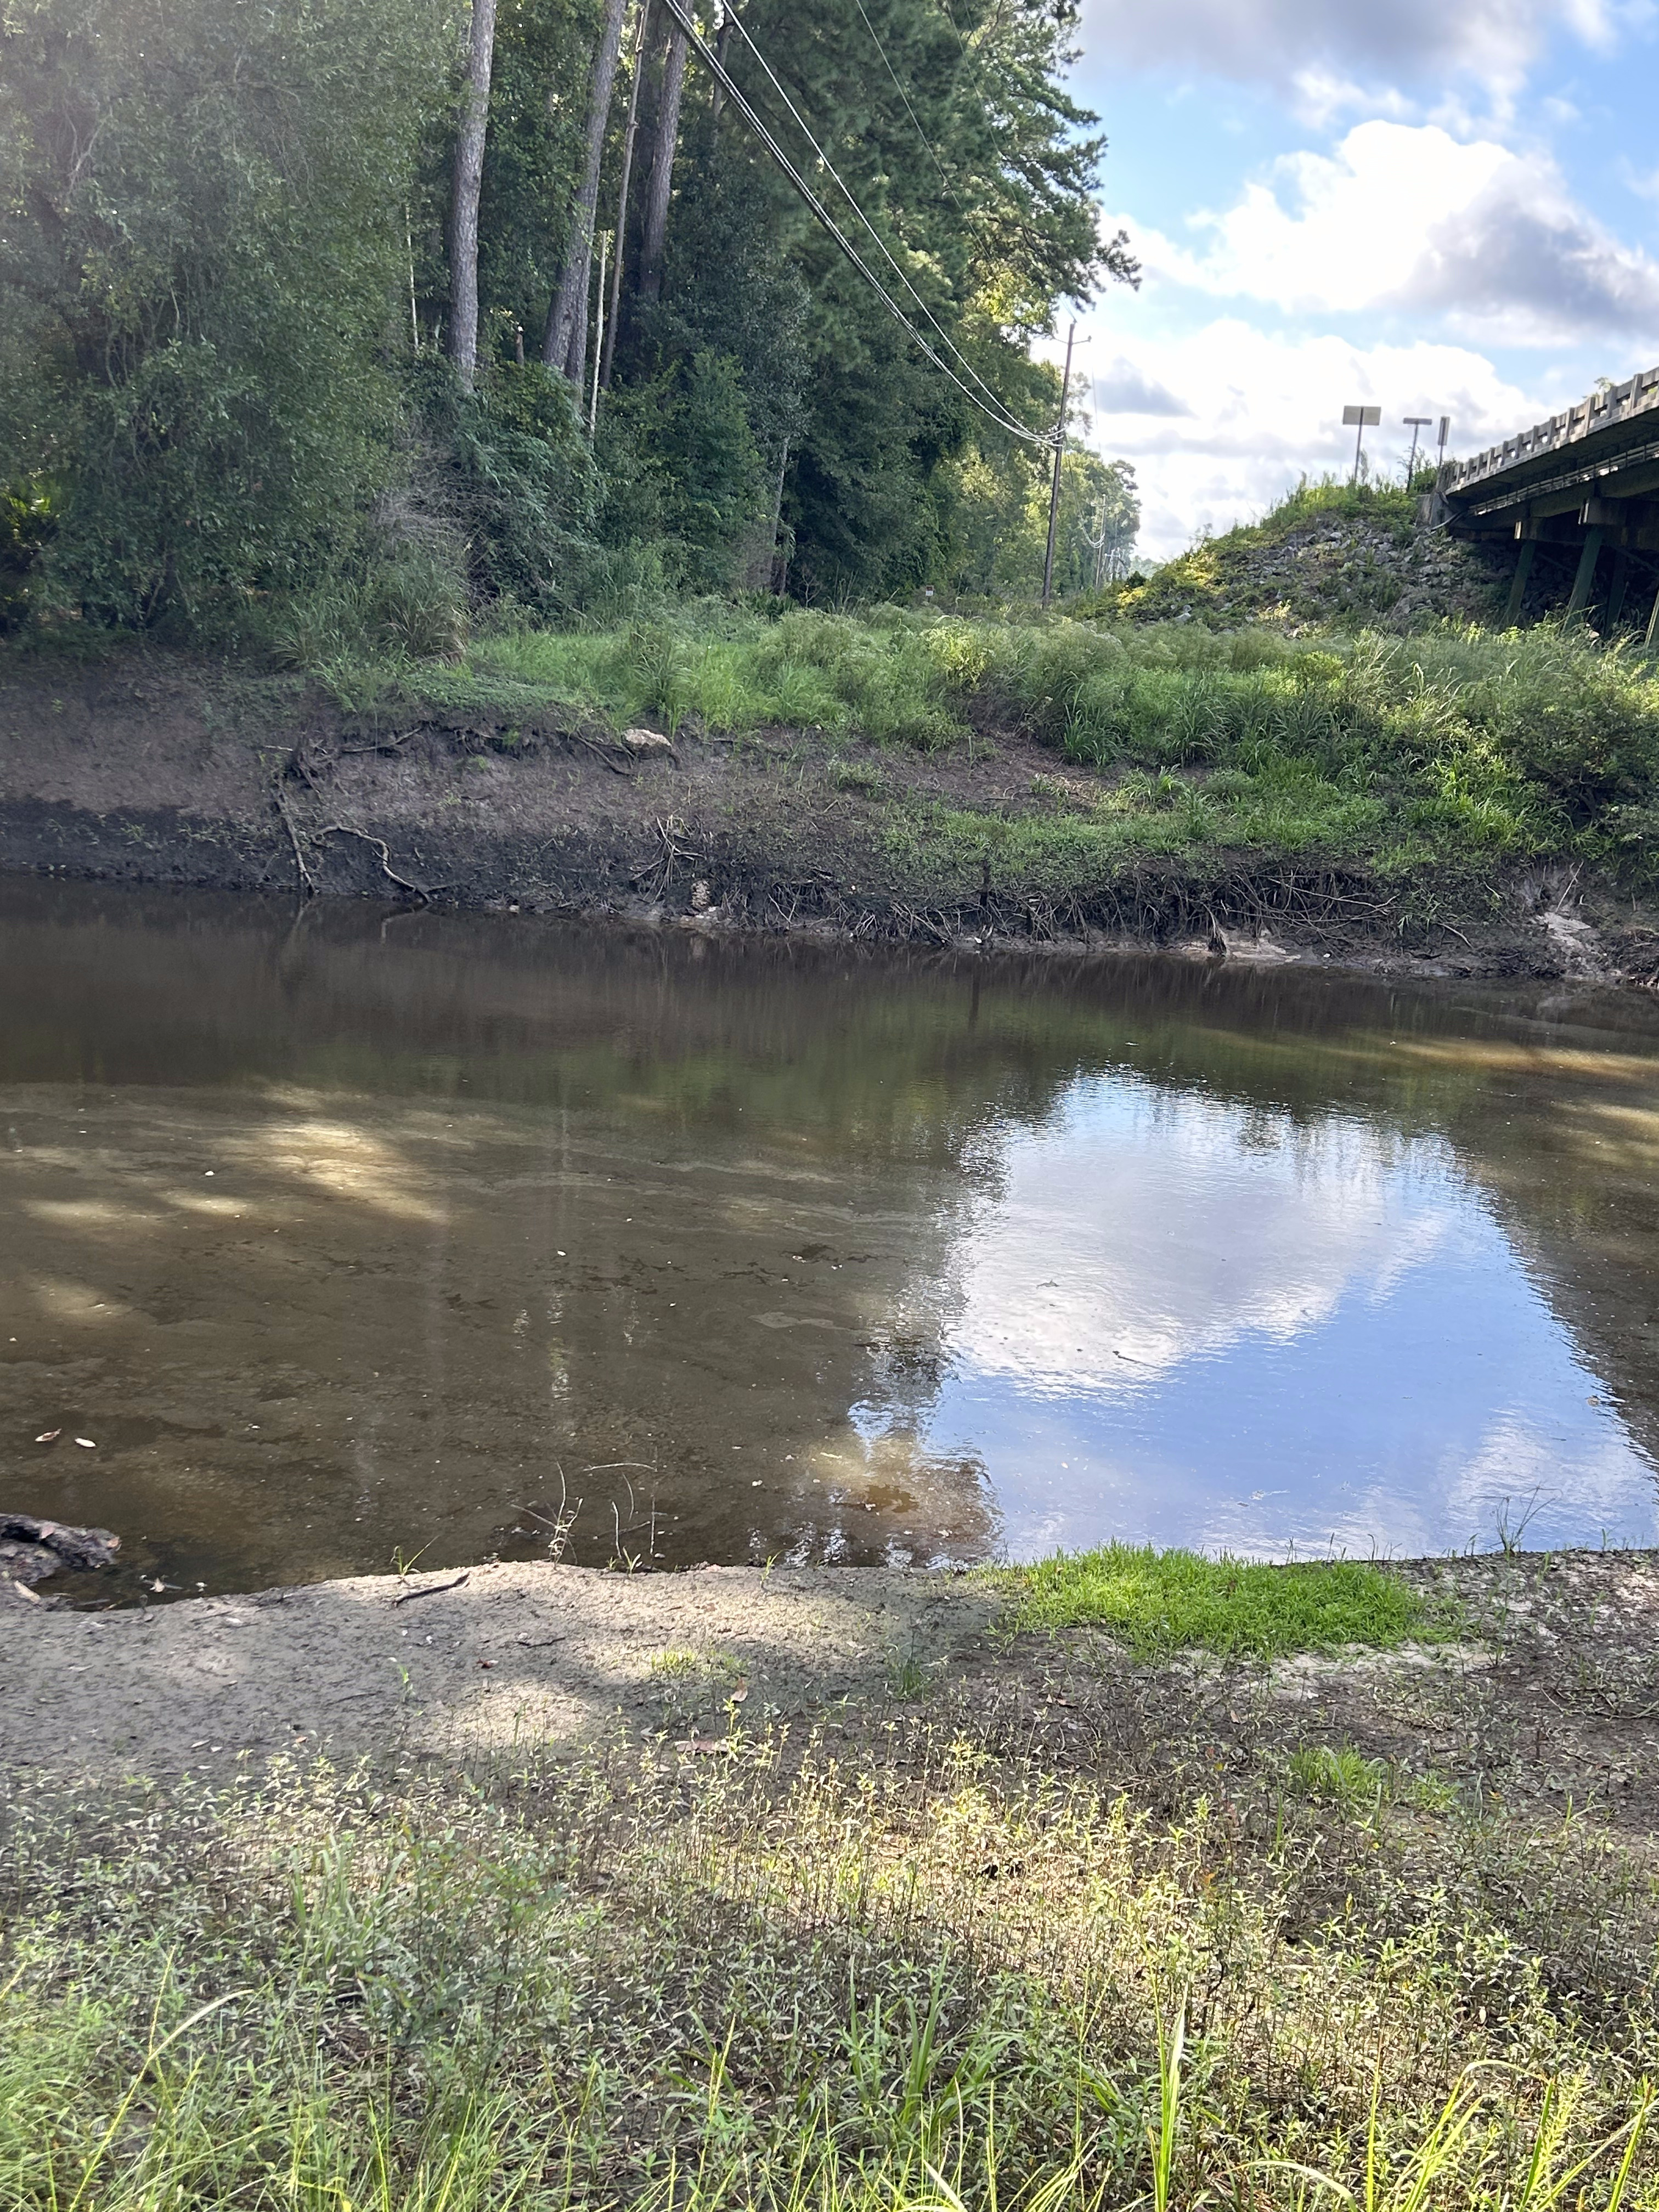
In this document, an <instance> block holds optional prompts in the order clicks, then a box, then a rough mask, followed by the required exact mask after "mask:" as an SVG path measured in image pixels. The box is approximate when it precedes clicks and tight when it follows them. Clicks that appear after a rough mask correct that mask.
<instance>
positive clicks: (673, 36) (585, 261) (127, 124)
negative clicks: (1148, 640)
mask: <svg viewBox="0 0 1659 2212" xmlns="http://www.w3.org/2000/svg"><path fill="white" fill-rule="evenodd" d="M641 6H645V7H647V8H648V10H649V12H648V14H647V15H645V16H644V18H643V20H641V15H640V12H639V11H640V9H641ZM681 9H682V0H627V4H626V9H625V13H624V0H498V5H497V7H496V9H495V15H494V21H493V39H492V40H490V41H489V42H486V46H485V47H484V48H483V49H482V50H481V49H480V47H479V46H478V45H477V43H476V42H475V41H474V40H473V38H472V16H471V10H470V9H468V8H467V7H466V6H465V5H464V4H459V0H0V493H3V513H0V621H3V620H6V619H12V620H16V619H21V615H20V613H19V610H20V609H21V608H23V607H24V606H25V605H28V606H31V607H32V608H33V611H34V612H35V613H36V614H37V615H40V614H46V615H50V614H51V613H52V612H54V611H56V612H57V613H58V614H75V615H78V616H79V617H81V618H82V619H90V620H94V621H99V622H106V623H155V622H159V621H170V622H173V623H184V624H186V625H190V626H193V627H195V628H197V629H203V628H212V627H214V626H216V625H217V626H219V627H221V628H223V627H227V626H228V627H230V628H233V629H234V628H235V627H236V626H237V625H238V624H239V623H244V622H245V621H246V618H247V611H248V610H249V609H250V608H257V607H261V606H264V607H269V606H270V605H276V604H278V603H282V602H284V601H286V600H289V599H294V598H295V596H296V595H299V596H303V595H304V594H305V593H306V592H315V591H317V590H319V589H323V588H325V587H336V588H340V589H345V588H349V589H351V590H355V591H356V592H358V593H359V595H360V597H361V595H362V593H363V592H365V591H368V589H369V586H370V583H371V581H372V580H373V578H374V577H375V576H376V575H381V574H384V573H385V572H386V571H387V570H388V569H391V570H401V571H402V572H404V573H405V574H407V575H409V576H411V577H412V576H415V575H416V574H421V575H425V576H428V578H437V579H439V580H440V581H441V582H442V584H443V587H444V589H445V591H447V592H448V593H449V594H450V596H451V597H452V598H453V597H454V596H455V595H456V594H458V593H459V595H460V596H461V597H462V598H463V599H467V600H470V601H471V603H473V604H474V605H477V604H478V603H480V602H490V601H494V602H497V603H499V602H501V601H503V600H506V601H509V602H516V603H519V604H521V605H523V606H524V607H525V608H526V610H527V611H531V612H532V613H534V614H537V615H540V616H544V617H545V616H548V615H551V614H555V613H557V612H559V611H568V610H570V609H572V608H575V607H579V606H581V605H586V604H591V603H592V601H593V600H594V599H595V598H596V597H598V598H604V597H605V596H606V595H607V594H609V595H615V594H616V593H617V592H625V591H626V590H628V589H629V588H631V587H637V586H641V585H649V586H653V587H667V588H676V587H678V588H689V589H703V590H726V589H732V588H737V587H741V586H744V585H747V586H751V587H752V586H772V587H774V588H778V587H786V586H787V589H789V590H790V591H792V592H794V593H796V594H798V595H799V596H801V597H805V598H808V599H828V598H842V597H848V596H853V597H864V596H870V595H873V594H878V593H889V592H902V591H905V590H908V589H914V588H917V587H920V586H924V585H938V586H947V587H951V588H957V589H975V590H1021V589H1024V588H1027V586H1028V584H1029V578H1028V577H1027V576H1026V575H1025V574H1024V570H1023V568H1022V563H1021V558H1020V556H1019V554H1018V545H1019V544H1023V543H1024V538H1025V537H1028V536H1029V535H1030V527H1029V524H1030V515H1031V513H1033V511H1034V504H1035V505H1040V504H1041V501H1042V498H1043V497H1044V496H1046V493H1045V492H1044V489H1043V488H1044V486H1045V485H1046V481H1047V471H1048V461H1049V455H1048V451H1047V450H1046V449H1045V448H1043V447H1042V446H1041V445H1040V444H1036V443H1033V442H1031V437H1032V436H1033V435H1036V436H1040V435H1042V433H1043V432H1044V431H1045V430H1046V429H1047V428H1048V425H1049V424H1051V423H1052V421H1053V419H1054V413H1055V410H1056V407H1057V404H1058V399H1059V390H1058V379H1057V377H1056V375H1055V374H1054V372H1053V371H1052V370H1050V369H1049V368H1047V367H1046V366H1044V365H1042V363H1040V362H1036V360H1034V359H1033V357H1032V356H1031V352H1030V341H1031V339H1032V337H1034V336H1036V335H1037V334H1039V333H1042V332H1044V331H1048V330H1051V329H1052V327H1053V325H1054V317H1055V314H1056V311H1057V307H1058V304H1059V303H1060V302H1061V301H1065V300H1067V299H1069V300H1072V301H1082V300H1084V299H1086V298H1087V297H1088V296H1089V295H1090V294H1091V292H1092V291H1093V290H1094V289H1096V288H1097V286H1098V285H1099V284H1100V283H1102V282H1103V281H1104V280H1106V279H1108V278H1110V277H1118V278H1126V277H1133V273H1134V271H1133V263H1132V262H1131V261H1130V259H1129V258H1128V254H1127V246H1126V244H1125V242H1124V241H1123V240H1121V238H1119V239H1115V240H1106V239H1103V237H1102V235H1101V234H1100V230H1099V226H1098V216H1097V208H1096V204H1095V200H1094V191H1095V185H1096V181H1097V173H1098V169H1099V164H1100V161H1101V159H1102V155H1103V141H1102V140H1101V138H1100V137H1098V136H1097V133H1096V130H1095V121H1096V118H1093V117H1092V116H1091V115H1089V114H1087V113H1086V112H1084V111H1083V110H1081V109H1080V108H1079V107H1078V106H1076V105H1075V103H1074V102H1073V100H1071V98H1070V97H1069V95H1068V94H1067V93H1066V89H1065V86H1064V76H1065V71H1066V64H1067V61H1068V58H1069V56H1070V40H1071V38H1072V35H1073V27H1074V21H1075V8H1074V5H1073V0H749V4H748V5H746V6H745V7H744V9H742V11H741V15H740V16H733V17H729V18H728V17H727V16H726V15H725V14H724V13H723V11H721V10H720V9H712V10H711V11H709V12H708V13H704V14H699V13H696V12H689V13H688V14H687V15H686V16H685V19H684V21H685V22H689V24H690V27H691V29H692V30H693V31H695V32H696V33H697V35H696V37H693V38H690V40H688V38H687V37H686V34H685V28H684V22H683V21H682V15H681ZM481 20H482V19H481ZM607 41H608V44H607ZM617 56H619V58H617V59H614V60H611V59H610V57H617ZM711 59H712V62H713V67H712V68H711V67H710V66H709V62H710V61H711ZM596 64H597V65H596ZM481 65H482V67H483V70H484V74H485V75H486V76H487V78H488V103H487V116H486V130H485V137H484V143H483V159H482V169H481V172H480V170H479V167H478V164H477V161H476V159H474V160H472V161H471V177H472V179H473V182H472V184H471V185H468V184H467V183H466V181H465V179H466V174H467V172H468V161H466V160H460V161H458V160H457V159H456V152H455V149H456V147H457V144H458V133H460V134H461V135H462V138H463V139H464V138H465V131H466V129H467V127H468V118H469V117H471V124H472V125H473V126H474V127H476V123H477V115H478V113H479V112H481V111H480V110H479V107H478V105H477V84H478V82H479V81H480V68H481ZM469 73H471V80H472V83H473V88H474V94H473V99H472V101H471V106H469V99H468V81H469ZM745 106H747V107H749V108H750V109H752V111H753V114H754V116H755V117H756V118H758V121H759V125H760V126H761V129H760V130H757V128H756V126H755V124H754V122H752V121H751V120H750V117H749V116H748V115H746V114H745V113H744V107H745ZM762 131H764V132H766V133H769V134H771V136H772V137H774V138H775V141H776V143H777V145H778V147H779V148H780V149H781V151H782V152H783V153H784V154H785V155H787V158H788V159H789V161H791V162H793V164H794V166H795V167H796V168H797V170H798V171H799V173H800V174H801V175H802V176H803V177H804V178H805V179H806V181H807V182H808V184H809V185H810V186H811V190H812V191H814V192H815V193H816V194H817V195H818V197H819V198H820V199H821V201H822V202H823V204H824V206H825V207H827V208H828V209H829V212H830V213H831V214H832V216H834V218H835V220H836V222H837V223H838V224H839V225H840V226H841V227H842V229H843V231H845V232H846V233H847V234H848V237H849V238H850V239H851V240H853V241H854V243H855V244H856V246H857V248H858V250H859V252H860V254H861V255H862V257H863V258H864V260H865V262H866V264H867V265H868V267H869V268H870V269H871V270H873V271H874V272H875V273H876V275H877V276H878V278H879V280H880V282H881V283H882V284H883V285H884V288H885V289H886V291H887V292H888V293H889V294H890V295H891V297H892V299H893V300H894V301H896V302H897V304H898V305H899V307H900V308H901V309H902V313H903V314H904V316H905V318H906V320H907V322H908V324H909V325H911V326H912V327H913V329H914V330H915V331H920V332H921V334H922V335H923V337H925V338H926V340H927V344H928V345H929V346H930V347H931V348H932V349H933V352H934V353H935V354H936V355H937V356H939V361H940V362H944V363H945V366H946V367H947V368H948V369H949V370H950V371H951V374H945V371H944V369H942V368H941V367H940V366H939V365H937V364H936V362H934V361H932V360H930V359H929V358H928V357H927V355H926V354H925V353H924V351H923V350H922V348H921V345H920V344H919V343H917V340H916V337H915V336H914V335H913V334H912V329H907V328H906V327H903V326H902V325H901V324H900V323H899V322H898V321H897V320H896V319H895V317H894V314H893V313H892V311H891V308H890V307H889V305H888V304H886V303H885V302H884V301H883V299H882V298H881V297H879V296H878V294H877V292H876V291H875V290H873V289H872V287H871V286H870V284H869V283H866V279H865V277H864V276H862V275H861V274H860V271H859V270H857V269H855V268H854V266H853V265H852V264H850V263H849V261H848V258H846V256H845V254H844V253H843V252H842V248H841V247H840V246H838V245H837V244H836V241H835V240H834V239H833V238H832V237H830V236H829V234H827V232H826V231H825V229H824V228H823V226H822V224H821V223H820V222H819V221H818V219H817V216H816V215H815V214H814V212H813V211H812V210H811V208H809V206H808V205H807V204H805V201H804V200H803V198H802V197H800V195H799V192H798V191H797V190H796V189H795V187H794V185H792V183H791V182H790V180H789V179H788V178H787V176H786V174H785V173H784V172H783V170H782V169H781V167H780V166H779V164H778V162H777V161H776V159H775V155H774V153H773V152H772V151H771V150H770V149H769V147H768V145H767V144H766V143H764V140H763V136H762ZM595 149H597V155H596V150H595ZM474 151H475V153H476V143H475V144H474ZM596 158H597V161H598V168H597V197H595V190H594V186H595V176H596V172H595V168H594V161H595V159H596ZM624 181H626V187H627V188H626V190H625V191H624ZM468 191H471V195H472V198H473V200H474V201H475V202H476V204H475V205H472V206H471V207H470V208H469V207H467V206H463V205H460V204H459V203H458V195H464V194H465V193H466V192H468ZM653 207H654V209H655V210H656V215H657V217H658V218H659V233H660V236H659V238H658V237H657V236H656V235H655V234H653V233H652V230H651V224H652V220H653V217H652V212H651V211H652V210H653ZM590 208H591V209H592V213H591V214H590V212H589V210H590ZM469 216H470V217H471V222H472V223H473V225H474V228H473V229H471V230H470V229H469V227H468V220H467V218H468V217H469ZM474 235H476V246H471V245H470V244H468V243H466V242H465V241H468V240H470V239H471V237H472V236H474ZM590 236H591V238H592V252H589V250H588V245H587V241H588V240H589V238H590ZM458 241H461V243H459V244H458ZM659 246H660V258H659V264H658V262H657V253H658V247H659ZM457 253H461V254H463V255H465V256H468V257H469V258H468V260H467V265H466V266H465V268H462V269H458V268H457V267H456V266H454V265H453V263H454V259H455V256H456V254H457ZM601 255H602V256H603V266H604V269H605V272H606V274H607V278H608V281H607V282H606V283H605V285H604V287H603V288H602V287H601V284H600V282H599V278H600V257H601ZM473 256H476V267H475V266H474V264H473V259H472V258H471V257H473ZM618 257H620V264H621V266H620V271H618V270H617V261H618ZM573 269H574V275H575V280H576V281H575V293H576V295H580V293H581V291H582V289H583V283H582V279H583V276H584V274H585V276H586V323H584V324H581V325H580V344H578V343H574V340H573V342H572V343H571V344H570V345H569V346H568V348H566V347H561V348H559V349H557V353H558V359H559V365H558V366H555V367H553V368H548V367H545V366H544V365H543V361H542V354H543V341H544V329H545V328H546V325H547V323H548V319H549V315H550V306H551V304H552V303H553V301H555V299H556V298H561V299H562V300H563V301H567V302H568V301H569V299H570V298H571V297H572V289H571V286H572V276H571V271H572V270H573ZM562 278H563V279H564V289H563V292H562V293H561V291H560V286H561V279H562ZM475 289H476V300H477V307H476V337H474V338H473V339H472V351H471V352H469V349H468V347H467V346H466V345H465V343H460V342H459V341H461V340H463V339H465V338H466V337H468V335H469V333H471V331H472V327H473V325H472V322H471V317H472V315H473V313H474V310H473V308H472V307H471V299H472V297H473V293H474V290H475ZM613 309H614V311H615V312H614V316H613ZM458 316H459V317H460V318H461V319H462V324H463V325H465V327H461V326H459V325H458V324H457V321H456V318H457V317H458ZM602 316H603V317H605V319H606V320H607V323H608V324H609V325H610V338H609V343H605V342H604V340H603V337H602V331H601V324H600V319H601V317H602ZM567 319H568V317H567ZM473 352H475V353H476V369H475V370H473V371H471V388H468V381H469V380H468V374H466V373H465V371H466V369H467V368H468V365H469V364H470V362H471V359H472V353H473ZM549 357H550V359H551V358H553V356H552V355H551V354H550V356H549ZM455 362H460V363H461V364H462V366H463V371H464V373H462V374H457V373H456V371H455V368H454V366H453V363H455ZM562 369H570V370H573V371H578V372H579V374H580V382H576V381H573V380H568V378H567V376H566V374H562ZM601 387H602V388H601ZM1102 466H1103V465H1101V464H1099V463H1098V462H1097V461H1094V460H1093V459H1091V458H1087V459H1085V457H1083V456H1073V457H1072V458H1071V459H1068V462H1067V465H1066V501H1067V515H1068V522H1067V530H1066V536H1065V539H1064V544H1065V546H1066V549H1067V550H1066V562H1067V563H1069V566H1068V567H1067V568H1066V577H1067V579H1068V580H1071V579H1072V574H1073V570H1075V571H1076V572H1077V573H1076V576H1075V581H1076V582H1077V583H1078V584H1079V586H1086V584H1087V583H1088V581H1089V580H1090V577H1089V574H1087V573H1085V571H1086V570H1087V568H1088V562H1089V560H1090V559H1091V556H1090V555H1089V554H1088V551H1087V549H1086V547H1085V549H1084V550H1082V551H1081V552H1080V553H1079V554H1078V557H1077V558H1076V559H1075V560H1074V559H1073V552H1074V551H1076V550H1077V549H1076V547H1075V546H1074V545H1073V540H1076V539H1079V532H1080V533H1081V534H1082V536H1083V537H1087V536H1088V534H1089V531H1090V529H1091V528H1092V527H1093V526H1092V525H1090V524H1089V523H1088V521H1087V517H1086V515H1085V513H1084V510H1085V507H1086V506H1087V504H1088V501H1089V500H1090V499H1093V501H1095V507H1096V508H1099V507H1100V501H1101V500H1102V498H1103V496H1104V494H1103V480H1099V479H1101V470H1102ZM1091 472H1092V473H1091ZM1120 489H1121V486H1120ZM1119 504H1120V507H1121V501H1120V502H1119ZM1072 507H1076V508H1077V511H1078V512H1077V517H1075V518H1073V517H1072V516H1071V508H1072ZM1093 511H1094V510H1091V512H1093ZM1101 512H1102V513H1103V509H1101ZM1044 519H1045V520H1046V514H1045V518H1044ZM1121 520H1122V517H1121V513H1120V514H1119V515H1118V521H1119V523H1120V524H1121ZM993 541H994V542H995V544H996V546H997V547H998V548H1000V550H998V551H997V552H995V553H994V554H993V553H992V552H991V551H989V550H987V549H988V548H990V547H991V546H992V544H993ZM371 596H372V593H371Z"/></svg>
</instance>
